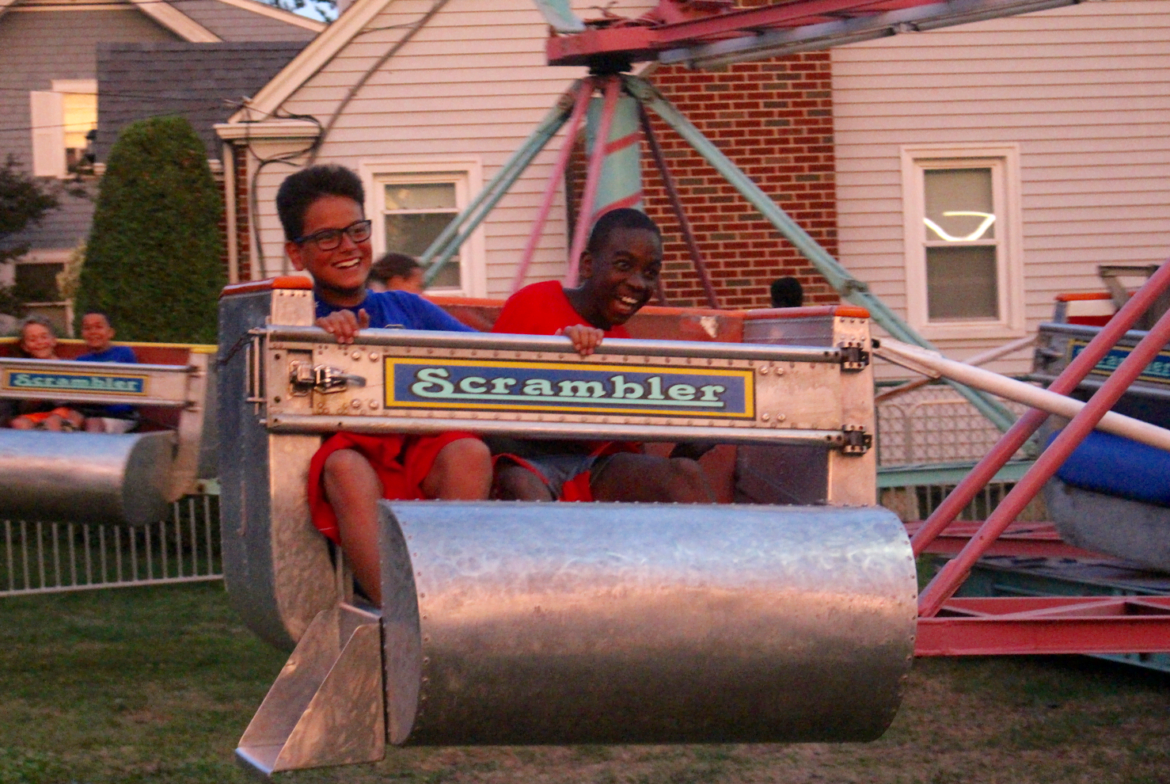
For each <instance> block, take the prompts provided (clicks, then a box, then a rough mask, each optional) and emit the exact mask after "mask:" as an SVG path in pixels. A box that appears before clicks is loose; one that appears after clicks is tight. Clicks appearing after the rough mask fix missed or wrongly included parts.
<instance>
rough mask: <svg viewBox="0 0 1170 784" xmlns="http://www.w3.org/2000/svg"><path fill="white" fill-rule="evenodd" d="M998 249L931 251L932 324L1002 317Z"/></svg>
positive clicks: (929, 307) (928, 276) (928, 266)
mask: <svg viewBox="0 0 1170 784" xmlns="http://www.w3.org/2000/svg"><path fill="white" fill-rule="evenodd" d="M997 293H998V285H997V282H996V271H995V248H993V247H974V248H973V247H966V248H956V247H950V248H927V249H926V301H927V312H928V313H929V314H930V320H931V321H945V320H948V319H995V318H999V298H998V296H997Z"/></svg>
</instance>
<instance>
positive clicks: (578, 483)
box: [492, 280, 642, 501]
mask: <svg viewBox="0 0 1170 784" xmlns="http://www.w3.org/2000/svg"><path fill="white" fill-rule="evenodd" d="M576 324H581V325H582V326H586V327H591V326H593V325H592V324H590V323H589V322H588V321H586V320H585V318H584V317H583V316H582V315H581V314H580V313H578V312H577V311H576V310H575V309H574V308H573V305H572V303H570V302H569V298H568V297H566V296H565V289H564V287H563V286H561V284H560V282H559V281H555V280H548V281H545V282H544V283H533V284H532V285H530V286H525V287H524V288H522V289H520V290H519V291H517V292H516V293H515V294H513V295H512V296H511V297H509V298H508V301H507V302H505V303H504V309H503V310H501V311H500V317H499V318H498V319H496V324H495V326H493V327H492V332H505V333H510V334H515V335H555V334H556V333H557V330H559V329H563V328H564V327H571V326H574V325H576ZM605 336H606V337H607V338H628V337H630V333H629V332H627V331H626V328H625V327H623V326H620V325H619V326H616V327H613V328H612V329H607V330H606V331H605ZM557 443H562V444H563V443H565V442H557ZM567 451H574V452H575V451H576V450H567ZM589 451H592V452H593V453H594V454H597V455H605V454H612V453H614V452H641V451H642V447H641V445H639V444H636V443H633V442H627V441H600V442H590V444H589ZM508 457H510V458H512V459H513V460H515V461H516V462H517V463H518V464H519V465H521V466H523V467H525V468H527V469H528V470H529V471H532V472H533V473H535V474H537V475H538V476H540V475H541V474H540V471H539V470H537V469H536V468H534V467H533V466H532V464H531V463H529V462H527V461H526V460H525V459H524V458H522V457H520V456H518V455H508ZM589 483H590V472H589V471H586V472H585V473H583V474H578V475H577V476H576V477H574V478H572V479H570V480H569V481H567V482H565V483H564V486H563V487H562V489H561V496H560V498H559V499H558V500H561V501H592V500H593V492H592V490H591V489H590V486H589Z"/></svg>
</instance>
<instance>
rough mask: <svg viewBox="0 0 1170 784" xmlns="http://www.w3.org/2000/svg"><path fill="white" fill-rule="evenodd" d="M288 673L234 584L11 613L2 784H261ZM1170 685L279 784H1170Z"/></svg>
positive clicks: (1056, 688) (1037, 673)
mask: <svg viewBox="0 0 1170 784" xmlns="http://www.w3.org/2000/svg"><path fill="white" fill-rule="evenodd" d="M284 658H285V656H284V654H283V653H281V652H279V651H275V650H272V649H270V648H268V647H267V646H265V645H264V644H263V643H261V642H260V641H259V640H257V639H256V638H255V637H253V636H252V634H251V633H250V632H248V631H247V630H246V629H245V628H244V627H243V625H242V624H241V623H240V622H239V621H238V620H237V619H236V617H235V614H234V613H233V612H232V610H231V609H230V608H229V607H228V604H227V598H226V596H225V595H224V593H223V588H222V585H221V584H219V583H211V584H196V585H187V586H167V587H158V588H137V589H117V590H106V591H92V592H83V593H77V594H65V595H56V596H41V597H26V598H15V599H2V600H0V783H2V784H18V783H19V784H26V783H30V784H31V783H34V782H35V783H36V784H42V783H44V784H50V783H51V784H72V783H74V782H76V783H77V784H106V783H112V782H118V783H119V784H122V783H123V782H126V783H132V782H184V783H185V784H186V783H190V784H196V783H197V782H198V783H199V784H203V783H207V784H211V783H213V782H214V783H215V784H221V783H223V784H233V783H235V782H240V783H241V784H242V783H243V782H247V781H252V779H251V777H250V776H248V775H246V774H245V773H244V772H243V771H242V770H240V769H239V768H237V767H236V765H235V763H234V762H233V759H232V751H233V749H234V748H235V744H236V741H237V740H238V739H239V736H240V734H241V733H242V732H243V730H244V727H245V726H246V725H247V723H248V720H249V719H250V718H251V716H252V713H253V712H254V710H255V708H256V706H257V705H259V703H260V700H261V699H262V698H263V696H264V693H265V691H266V690H267V689H268V686H269V685H270V684H271V682H272V681H273V679H274V678H275V677H276V674H277V672H278V671H279V669H280V667H281V665H282V664H283V663H284ZM1168 730H1170V678H1168V677H1166V676H1162V675H1159V674H1156V673H1147V672H1142V671H1138V670H1134V669H1129V668H1125V667H1122V666H1119V665H1111V664H1108V663H1104V662H1097V661H1094V660H1090V659H1085V658H1080V657H1063V658H1058V657H1051V658H1013V659H1007V658H1002V659H965V660H957V659H937V660H919V661H918V662H917V663H916V665H915V668H914V672H913V674H912V676H911V679H910V685H909V689H908V691H907V694H906V699H905V702H904V703H903V706H902V709H901V711H900V712H899V714H898V717H897V719H895V721H894V724H893V726H892V727H891V728H890V730H889V731H888V732H887V733H886V735H885V737H883V738H882V739H881V740H879V741H877V742H875V743H870V744H846V745H837V746H831V745H825V744H804V745H791V746H765V745H759V746H577V747H556V748H540V747H524V748H449V749H406V750H391V751H390V752H389V754H388V756H387V759H386V760H384V761H383V762H381V763H379V764H377V765H364V766H352V767H348V768H334V769H323V770H318V771H306V772H303V773H294V774H287V775H284V776H281V777H278V779H277V781H278V782H288V784H302V782H304V783H308V782H346V783H347V784H362V783H363V782H375V781H379V782H387V781H388V782H530V781H540V782H590V783H594V782H595V783H596V784H616V783H617V782H629V783H630V784H656V783H658V782H661V783H662V784H686V783H687V782H878V783H883V784H884V783H885V782H889V783H890V784H894V783H895V782H905V783H906V784H911V782H923V783H924V784H925V783H928V782H929V783H931V784H944V783H945V782H1002V783H1004V784H1007V783H1009V782H1061V783H1063V782H1130V783H1133V784H1136V783H1137V782H1151V783H1152V782H1170V731H1168Z"/></svg>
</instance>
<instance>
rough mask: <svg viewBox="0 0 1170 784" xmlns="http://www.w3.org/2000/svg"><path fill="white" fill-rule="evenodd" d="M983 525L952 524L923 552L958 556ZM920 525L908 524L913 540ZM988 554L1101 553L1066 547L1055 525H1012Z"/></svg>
mask: <svg viewBox="0 0 1170 784" xmlns="http://www.w3.org/2000/svg"><path fill="white" fill-rule="evenodd" d="M980 524H981V523H980V522H958V523H951V525H950V526H948V527H947V529H946V530H945V531H943V532H942V533H941V534H939V535H938V536H937V537H936V538H934V539H933V540H931V542H930V543H929V544H928V545H927V546H926V548H925V549H924V550H922V552H924V553H931V554H934V555H955V554H957V553H958V552H959V551H960V550H962V549H963V546H964V545H965V544H967V542H968V541H970V539H971V537H972V536H974V535H975V533H976V532H977V531H978V530H979V525H980ZM922 525H923V523H921V522H912V523H906V534H907V535H908V536H911V537H913V536H914V535H915V534H916V533H917V532H918V530H919V529H920V528H921V527H922ZM985 555H1010V556H1017V557H1021V558H1099V557H1100V553H1095V552H1092V551H1091V550H1082V549H1081V548H1079V547H1073V546H1072V545H1071V544H1065V543H1064V542H1063V541H1062V540H1061V538H1060V534H1058V533H1057V532H1056V526H1054V525H1053V524H1052V523H1013V524H1012V525H1010V526H1008V529H1007V530H1006V531H1004V533H1003V534H1002V535H1001V536H1000V537H999V539H997V540H996V541H995V543H993V544H992V545H991V547H989V548H988V549H987V552H986V553H985Z"/></svg>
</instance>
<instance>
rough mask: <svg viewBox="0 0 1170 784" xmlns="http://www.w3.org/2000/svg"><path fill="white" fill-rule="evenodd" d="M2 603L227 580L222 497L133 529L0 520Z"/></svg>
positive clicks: (180, 505) (213, 493)
mask: <svg viewBox="0 0 1170 784" xmlns="http://www.w3.org/2000/svg"><path fill="white" fill-rule="evenodd" d="M0 536H2V537H3V540H2V542H0V547H2V550H3V552H2V554H0V597H3V596H14V595H25V594H34V593H56V592H62V591H81V590H90V589H96V588H119V587H128V586H138V585H158V584H161V583H185V582H197V581H203V580H220V579H223V561H222V558H221V555H220V519H219V496H218V491H217V490H215V489H214V488H209V492H206V493H204V494H202V495H191V496H187V497H186V498H182V499H180V500H179V501H176V502H175V503H174V504H173V505H172V509H171V516H170V518H169V519H166V520H160V521H158V522H157V523H151V524H149V525H145V526H138V527H128V526H115V525H96V524H86V523H45V522H28V521H24V520H3V521H0Z"/></svg>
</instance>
